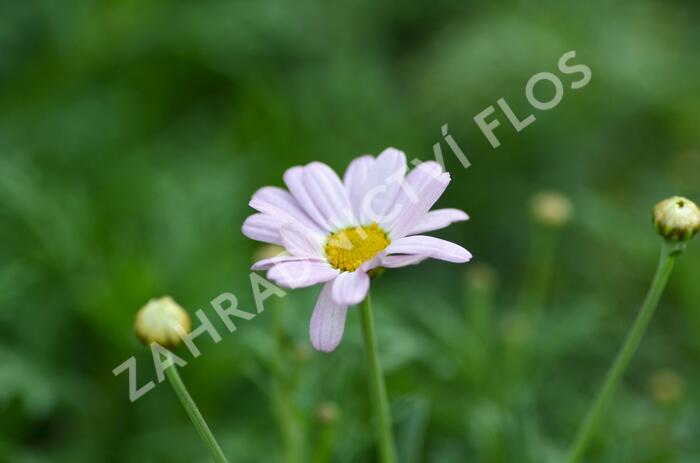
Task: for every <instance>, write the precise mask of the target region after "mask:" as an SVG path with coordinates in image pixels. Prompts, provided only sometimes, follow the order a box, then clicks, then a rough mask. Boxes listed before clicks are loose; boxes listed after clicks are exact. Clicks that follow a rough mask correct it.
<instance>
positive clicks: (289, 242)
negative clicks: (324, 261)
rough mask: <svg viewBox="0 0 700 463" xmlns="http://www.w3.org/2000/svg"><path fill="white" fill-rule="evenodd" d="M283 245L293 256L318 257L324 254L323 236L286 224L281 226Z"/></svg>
mask: <svg viewBox="0 0 700 463" xmlns="http://www.w3.org/2000/svg"><path fill="white" fill-rule="evenodd" d="M280 236H281V238H282V245H283V246H284V248H285V249H286V250H287V251H288V252H289V253H290V254H291V255H293V256H303V257H316V258H322V257H323V256H324V251H323V241H322V239H321V238H319V237H317V236H314V235H310V234H308V233H307V232H306V230H304V229H302V228H299V227H295V226H293V225H291V224H286V225H284V226H282V228H280Z"/></svg>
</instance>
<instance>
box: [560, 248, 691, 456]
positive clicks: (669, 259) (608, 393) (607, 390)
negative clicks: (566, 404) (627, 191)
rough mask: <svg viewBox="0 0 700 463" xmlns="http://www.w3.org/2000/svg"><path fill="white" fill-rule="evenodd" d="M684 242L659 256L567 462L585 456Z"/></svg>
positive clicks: (664, 250)
mask: <svg viewBox="0 0 700 463" xmlns="http://www.w3.org/2000/svg"><path fill="white" fill-rule="evenodd" d="M679 246H681V245H678V244H672V243H668V242H664V244H663V247H662V249H661V257H660V258H659V265H658V267H657V269H656V275H654V280H653V281H652V283H651V287H650V288H649V291H648V292H647V295H646V298H645V299H644V303H643V304H642V307H641V308H640V310H639V314H638V315H637V318H636V319H635V321H634V324H633V325H632V328H630V331H629V333H628V334H627V339H626V340H625V343H624V344H623V346H622V348H621V349H620V351H619V352H618V354H617V357H616V358H615V361H614V363H613V364H612V367H611V368H610V370H609V371H608V374H607V375H606V377H605V383H604V384H603V388H602V389H601V390H600V393H599V394H598V397H597V398H596V400H595V402H594V403H593V406H592V407H591V409H590V410H589V412H588V415H587V416H586V419H585V421H584V422H583V424H582V425H581V428H580V429H579V431H578V433H577V435H576V439H575V440H574V442H573V444H572V445H571V448H570V450H569V453H568V457H567V459H566V461H567V463H576V462H578V461H579V460H580V459H581V457H582V456H583V454H584V452H585V450H586V447H587V446H588V444H589V442H590V440H591V438H592V437H593V436H594V434H595V431H596V428H597V427H598V424H599V422H600V419H601V417H602V415H603V413H604V412H605V409H606V408H607V405H608V403H609V402H610V400H611V399H612V396H613V394H614V392H615V389H616V388H617V385H618V384H619V383H620V380H621V379H622V376H623V375H624V373H625V370H626V369H627V366H628V365H629V363H630V360H631V359H632V357H633V356H634V353H635V352H636V350H637V347H639V343H640V341H641V339H642V336H643V335H644V331H645V330H646V328H647V326H648V325H649V321H650V320H651V318H652V316H653V315H654V310H655V309H656V306H657V304H658V302H659V299H660V298H661V294H662V293H663V290H664V288H665V287H666V282H667V281H668V277H669V275H671V270H673V264H674V263H675V260H676V256H677V255H678V254H679V252H680V249H682V248H681V247H679Z"/></svg>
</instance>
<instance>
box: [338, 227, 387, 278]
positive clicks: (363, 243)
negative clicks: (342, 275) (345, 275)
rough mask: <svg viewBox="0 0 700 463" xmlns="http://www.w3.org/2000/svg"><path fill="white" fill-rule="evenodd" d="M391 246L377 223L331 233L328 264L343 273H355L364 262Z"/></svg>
mask: <svg viewBox="0 0 700 463" xmlns="http://www.w3.org/2000/svg"><path fill="white" fill-rule="evenodd" d="M387 246H389V237H388V236H387V234H386V232H385V231H384V230H382V229H381V228H379V227H378V226H377V224H376V223H373V224H372V225H368V226H365V227H350V228H345V229H343V230H338V231H337V232H333V233H331V235H330V236H329V237H328V241H326V257H327V258H328V262H330V264H331V265H332V266H333V268H337V269H338V270H340V271H343V272H354V271H355V270H357V269H358V268H359V267H360V265H362V263H363V262H366V261H368V260H370V259H371V258H372V257H374V256H376V255H377V254H378V253H379V252H380V251H381V250H383V249H384V248H386V247H387Z"/></svg>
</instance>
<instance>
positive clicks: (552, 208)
mask: <svg viewBox="0 0 700 463" xmlns="http://www.w3.org/2000/svg"><path fill="white" fill-rule="evenodd" d="M531 207H532V216H533V218H534V219H535V220H536V221H537V222H539V223H541V224H543V225H546V226H548V227H557V228H558V227H563V226H564V225H566V224H567V223H569V220H571V216H572V214H573V210H574V207H573V205H572V204H571V200H570V199H569V198H568V197H566V196H564V195H563V194H561V193H559V192H557V191H543V192H540V193H537V194H536V195H535V196H533V198H532V203H531Z"/></svg>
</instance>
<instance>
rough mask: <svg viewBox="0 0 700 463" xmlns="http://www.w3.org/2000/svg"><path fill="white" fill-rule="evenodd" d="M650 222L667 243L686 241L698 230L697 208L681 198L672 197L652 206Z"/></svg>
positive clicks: (698, 217) (689, 201)
mask: <svg viewBox="0 0 700 463" xmlns="http://www.w3.org/2000/svg"><path fill="white" fill-rule="evenodd" d="M652 220H653V222H654V226H655V227H656V231H658V232H659V234H660V235H661V236H663V237H664V239H666V240H667V241H688V240H689V239H691V238H692V237H693V236H694V235H695V234H696V233H697V232H698V230H700V210H699V209H698V206H697V205H696V204H695V203H694V202H692V201H691V200H689V199H688V198H684V197H682V196H672V197H670V198H668V199H664V200H663V201H661V202H660V203H658V204H657V205H656V206H654V212H653V214H652Z"/></svg>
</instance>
